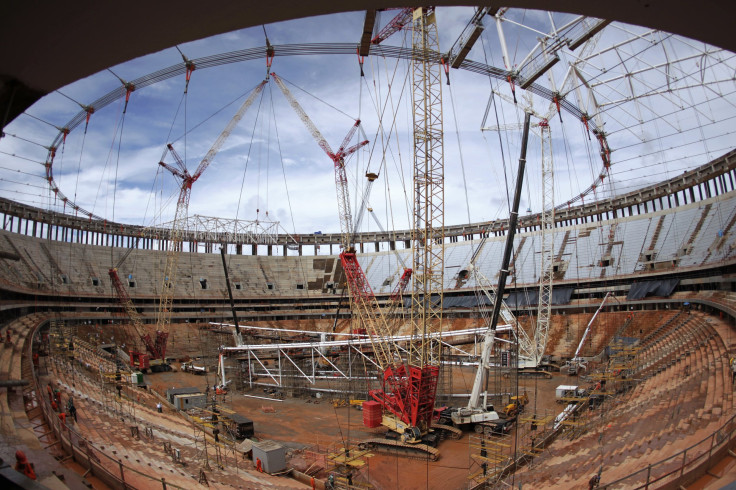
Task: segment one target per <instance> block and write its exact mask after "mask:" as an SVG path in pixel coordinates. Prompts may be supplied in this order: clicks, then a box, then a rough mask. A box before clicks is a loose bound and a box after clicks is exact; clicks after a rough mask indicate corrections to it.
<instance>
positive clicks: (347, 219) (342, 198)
mask: <svg viewBox="0 0 736 490" xmlns="http://www.w3.org/2000/svg"><path fill="white" fill-rule="evenodd" d="M271 77H272V78H273V80H274V81H275V82H276V85H278V87H279V89H281V92H282V93H283V94H284V97H286V100H287V101H288V102H289V104H290V105H291V107H292V108H293V109H294V112H296V114H297V115H298V116H299V119H301V120H302V122H303V123H304V125H305V126H306V127H307V129H308V130H309V132H310V133H311V134H312V138H314V140H315V141H316V142H317V144H318V145H319V146H320V148H322V150H324V152H325V153H326V154H327V156H328V157H330V159H331V160H332V162H333V164H334V165H335V185H336V189H337V205H338V208H339V209H338V210H339V214H340V230H341V231H342V242H343V243H342V246H343V251H344V252H351V251H353V252H354V250H353V247H352V245H353V244H352V239H353V225H352V222H353V220H352V212H351V210H350V196H349V190H348V177H347V173H346V171H345V158H346V157H348V156H350V155H352V154H353V153H355V152H356V151H358V150H359V149H360V148H362V147H363V146H365V145H367V144H368V140H364V141H361V142H359V143H357V144H355V145H353V146H351V147H349V148H346V146H347V145H348V144H349V143H350V141H351V140H352V138H353V136H354V135H355V131H356V130H357V129H358V126H360V120H357V121H355V124H353V126H352V127H351V128H350V130H349V131H348V134H347V135H346V136H345V138H344V139H343V141H342V143H341V144H340V147H339V148H338V150H337V152H333V151H332V148H331V147H330V145H329V143H327V140H326V139H325V137H324V136H322V133H320V131H319V129H317V126H316V125H315V124H314V123H313V122H312V120H311V119H310V118H309V116H308V115H307V113H306V112H305V111H304V109H303V108H302V106H301V105H300V104H299V102H298V101H297V100H296V98H295V97H294V95H293V94H292V93H291V91H290V90H289V88H288V87H287V86H286V84H285V83H284V81H283V80H282V79H281V77H279V76H278V75H276V74H275V73H271Z"/></svg>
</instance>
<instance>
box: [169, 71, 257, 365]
mask: <svg viewBox="0 0 736 490" xmlns="http://www.w3.org/2000/svg"><path fill="white" fill-rule="evenodd" d="M266 83H267V81H266V80H264V81H262V82H261V83H260V84H258V85H257V86H256V87H255V88H254V89H253V90H252V91H251V93H250V95H249V96H248V98H247V99H246V100H245V101H244V102H243V104H242V105H241V106H240V107H239V108H238V110H237V111H236V112H235V115H234V116H233V117H232V118H231V119H230V121H229V122H228V123H227V125H226V126H225V129H224V130H223V131H222V132H221V133H220V135H219V136H218V137H217V139H216V140H215V142H214V143H213V145H212V147H211V148H210V150H209V151H208V152H207V154H206V155H205V157H204V158H203V159H202V161H201V162H200V163H199V165H198V166H197V169H196V170H195V172H194V174H190V173H189V171H188V170H187V167H186V163H185V162H184V160H183V159H182V158H181V157H180V156H179V154H178V153H177V152H176V150H175V149H174V146H173V145H172V144H171V143H169V144H167V145H166V149H167V150H166V151H165V152H164V155H163V157H162V158H161V161H160V162H159V165H160V166H162V167H163V168H165V169H166V170H168V171H169V172H171V174H172V175H174V176H175V177H177V178H178V179H180V181H181V182H180V184H179V198H178V199H177V203H176V212H175V214H174V221H173V223H172V227H171V235H170V236H169V239H168V241H167V247H166V265H165V267H164V276H163V282H162V284H161V296H160V302H159V309H158V315H157V318H156V329H157V332H156V345H157V348H158V352H159V353H160V357H159V358H160V359H162V360H163V359H165V356H166V341H167V339H168V335H169V326H170V324H171V312H172V303H173V298H174V275H175V271H176V264H177V262H178V259H179V252H180V250H181V242H182V235H183V233H184V226H185V224H186V218H187V214H188V212H189V198H190V196H191V193H192V184H194V183H195V182H196V181H197V180H198V179H199V177H200V176H201V175H202V173H203V172H204V171H205V170H206V169H207V167H208V166H209V165H210V163H212V160H213V159H214V157H215V155H216V154H217V152H218V151H219V150H220V149H221V148H222V145H223V144H224V143H225V141H226V140H227V138H228V137H229V136H230V134H231V133H232V131H233V129H234V128H235V126H236V125H237V124H238V122H240V120H241V119H242V118H243V116H244V115H245V113H246V112H247V111H248V108H250V106H251V105H253V102H254V101H255V100H256V98H257V97H258V95H259V94H260V93H261V92H262V91H263V87H265V85H266ZM167 153H170V154H171V156H172V157H173V158H174V161H175V162H176V167H175V166H173V165H169V164H167V163H165V162H164V161H163V160H164V158H165V157H166V154H167Z"/></svg>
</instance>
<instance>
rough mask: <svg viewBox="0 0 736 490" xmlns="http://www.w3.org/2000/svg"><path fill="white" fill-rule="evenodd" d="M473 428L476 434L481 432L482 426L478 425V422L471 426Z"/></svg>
mask: <svg viewBox="0 0 736 490" xmlns="http://www.w3.org/2000/svg"><path fill="white" fill-rule="evenodd" d="M473 430H474V431H475V433H476V434H482V433H483V426H482V425H480V424H476V425H475V426H474V427H473Z"/></svg>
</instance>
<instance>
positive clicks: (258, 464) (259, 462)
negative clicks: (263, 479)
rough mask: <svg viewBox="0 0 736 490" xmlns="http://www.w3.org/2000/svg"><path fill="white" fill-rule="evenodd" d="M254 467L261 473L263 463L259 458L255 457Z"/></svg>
mask: <svg viewBox="0 0 736 490" xmlns="http://www.w3.org/2000/svg"><path fill="white" fill-rule="evenodd" d="M256 469H257V470H258V471H259V472H260V473H263V464H262V463H261V458H256Z"/></svg>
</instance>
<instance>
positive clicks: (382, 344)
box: [271, 73, 400, 369]
mask: <svg viewBox="0 0 736 490" xmlns="http://www.w3.org/2000/svg"><path fill="white" fill-rule="evenodd" d="M271 78H272V79H273V80H274V82H275V83H276V85H277V86H278V87H279V89H280V90H281V92H282V93H283V94H284V97H286V99H287V101H288V102H289V104H290V105H291V107H292V109H294V112H296V114H297V116H298V117H299V118H300V119H301V121H302V123H304V125H305V126H306V128H307V129H308V130H309V132H310V133H311V134H312V137H313V138H314V140H315V141H316V142H317V144H318V145H319V146H320V148H322V149H323V150H324V152H325V153H326V154H327V156H328V157H329V158H330V160H332V162H333V164H334V167H335V183H336V187H337V201H338V208H339V214H340V228H341V232H342V238H343V243H342V245H343V251H342V253H341V254H340V262H341V263H342V267H343V270H344V271H345V276H346V279H347V284H348V291H349V295H350V302H351V307H352V309H353V318H354V320H355V321H356V322H357V323H358V324H359V325H358V327H357V328H364V329H365V331H366V332H369V333H370V338H371V341H372V343H373V349H374V352H375V355H376V360H377V362H378V364H379V366H381V369H386V367H387V366H390V365H392V364H393V363H394V362H396V360H397V359H400V354H399V349H398V346H396V345H395V344H394V343H393V342H392V341H391V332H390V329H389V327H388V325H387V324H386V321H385V319H384V318H383V316H382V315H381V313H380V308H379V306H378V301H377V300H376V297H375V294H374V293H373V290H372V289H371V286H370V284H369V283H368V279H367V278H366V277H365V273H364V272H363V269H362V268H361V267H360V263H359V262H358V259H357V257H356V255H355V250H354V247H353V246H352V234H353V231H354V229H353V226H352V215H351V211H350V198H349V194H348V180H347V173H346V171H345V157H347V156H348V155H350V154H352V153H354V152H355V151H357V150H358V149H359V148H361V147H362V146H365V145H366V144H368V141H361V142H360V143H358V144H356V145H353V146H351V147H349V148H347V149H346V148H345V147H346V146H347V145H348V144H349V143H350V140H351V139H352V137H353V135H354V134H355V131H356V130H357V128H358V125H359V124H360V121H356V122H355V124H354V125H353V126H352V127H351V128H350V131H349V132H348V134H347V136H346V137H345V138H344V139H343V142H342V144H341V145H340V147H339V149H338V151H337V152H333V151H332V148H331V147H330V145H329V143H327V140H325V138H324V136H322V133H321V132H320V131H319V129H317V126H316V125H315V124H314V122H312V120H311V119H310V118H309V116H308V115H307V113H306V112H305V111H304V109H303V108H302V107H301V105H300V104H299V101H297V100H296V98H295V97H294V95H293V94H292V93H291V91H290V90H289V89H288V87H286V85H285V84H284V82H283V80H282V79H281V78H280V77H279V76H278V75H277V74H275V73H271Z"/></svg>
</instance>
